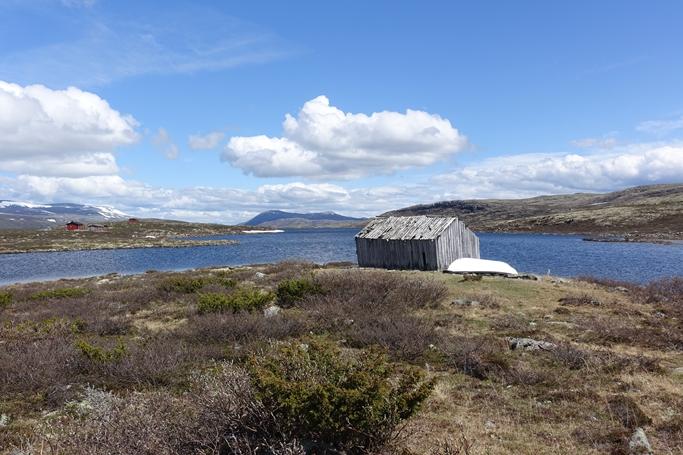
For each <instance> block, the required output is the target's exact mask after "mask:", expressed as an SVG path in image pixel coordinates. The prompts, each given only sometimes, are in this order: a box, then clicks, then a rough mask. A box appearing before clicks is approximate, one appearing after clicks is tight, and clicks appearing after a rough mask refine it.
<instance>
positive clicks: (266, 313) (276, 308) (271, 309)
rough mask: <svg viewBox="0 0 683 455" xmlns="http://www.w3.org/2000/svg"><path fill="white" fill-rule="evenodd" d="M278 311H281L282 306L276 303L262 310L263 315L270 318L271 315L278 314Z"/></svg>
mask: <svg viewBox="0 0 683 455" xmlns="http://www.w3.org/2000/svg"><path fill="white" fill-rule="evenodd" d="M280 311H282V308H280V307H279V306H277V305H271V306H269V307H268V308H266V309H264V310H263V315H264V316H265V317H267V318H272V317H273V316H277V315H278V314H280Z"/></svg>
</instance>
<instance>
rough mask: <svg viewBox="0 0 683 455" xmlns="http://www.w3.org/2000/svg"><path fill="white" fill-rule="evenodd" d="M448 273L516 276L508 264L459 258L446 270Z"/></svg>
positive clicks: (515, 272)
mask: <svg viewBox="0 0 683 455" xmlns="http://www.w3.org/2000/svg"><path fill="white" fill-rule="evenodd" d="M446 272H448V273H481V274H492V275H505V276H515V275H518V273H517V270H515V269H514V268H513V267H512V266H510V264H508V263H506V262H502V261H489V260H487V259H475V258H461V259H458V260H456V261H453V263H452V264H451V265H449V266H448V269H446Z"/></svg>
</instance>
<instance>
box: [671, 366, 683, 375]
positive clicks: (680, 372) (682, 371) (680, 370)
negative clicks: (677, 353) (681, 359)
mask: <svg viewBox="0 0 683 455" xmlns="http://www.w3.org/2000/svg"><path fill="white" fill-rule="evenodd" d="M671 374H673V375H674V376H683V367H678V368H674V369H673V370H671Z"/></svg>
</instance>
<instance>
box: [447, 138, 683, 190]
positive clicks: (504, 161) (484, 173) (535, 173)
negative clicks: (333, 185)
mask: <svg viewBox="0 0 683 455" xmlns="http://www.w3.org/2000/svg"><path fill="white" fill-rule="evenodd" d="M682 180H683V144H681V143H671V144H639V145H632V146H628V147H623V148H621V149H620V150H618V151H614V152H609V153H605V152H600V153H593V154H587V155H578V154H527V155H511V156H505V157H496V158H490V159H488V160H485V161H483V162H481V163H477V164H475V165H471V166H466V167H463V168H460V169H456V170H454V171H453V172H449V173H446V174H441V175H439V176H436V177H435V178H434V183H436V184H439V185H445V186H447V187H448V188H449V189H450V193H451V194H453V195H458V197H463V198H478V197H479V198H480V197H505V198H515V197H517V198H518V197H523V196H536V195H540V194H559V193H572V192H582V191H585V192H596V191H597V192H600V191H612V190H615V189H620V188H625V187H628V186H635V185H645V184H654V183H671V182H681V181H682Z"/></svg>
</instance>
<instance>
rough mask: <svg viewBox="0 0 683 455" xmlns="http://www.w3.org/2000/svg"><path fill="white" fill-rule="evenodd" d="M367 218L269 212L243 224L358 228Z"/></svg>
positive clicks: (334, 214) (280, 226)
mask: <svg viewBox="0 0 683 455" xmlns="http://www.w3.org/2000/svg"><path fill="white" fill-rule="evenodd" d="M366 222H367V220H366V219H365V218H353V217H350V216H344V215H340V214H338V213H334V212H315V213H294V212H284V211H282V210H268V211H267V212H262V213H259V214H258V215H256V216H255V217H254V218H252V219H250V220H249V221H246V222H244V223H242V224H244V225H246V226H268V227H274V228H310V227H358V226H363V225H364V224H365V223H366Z"/></svg>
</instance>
